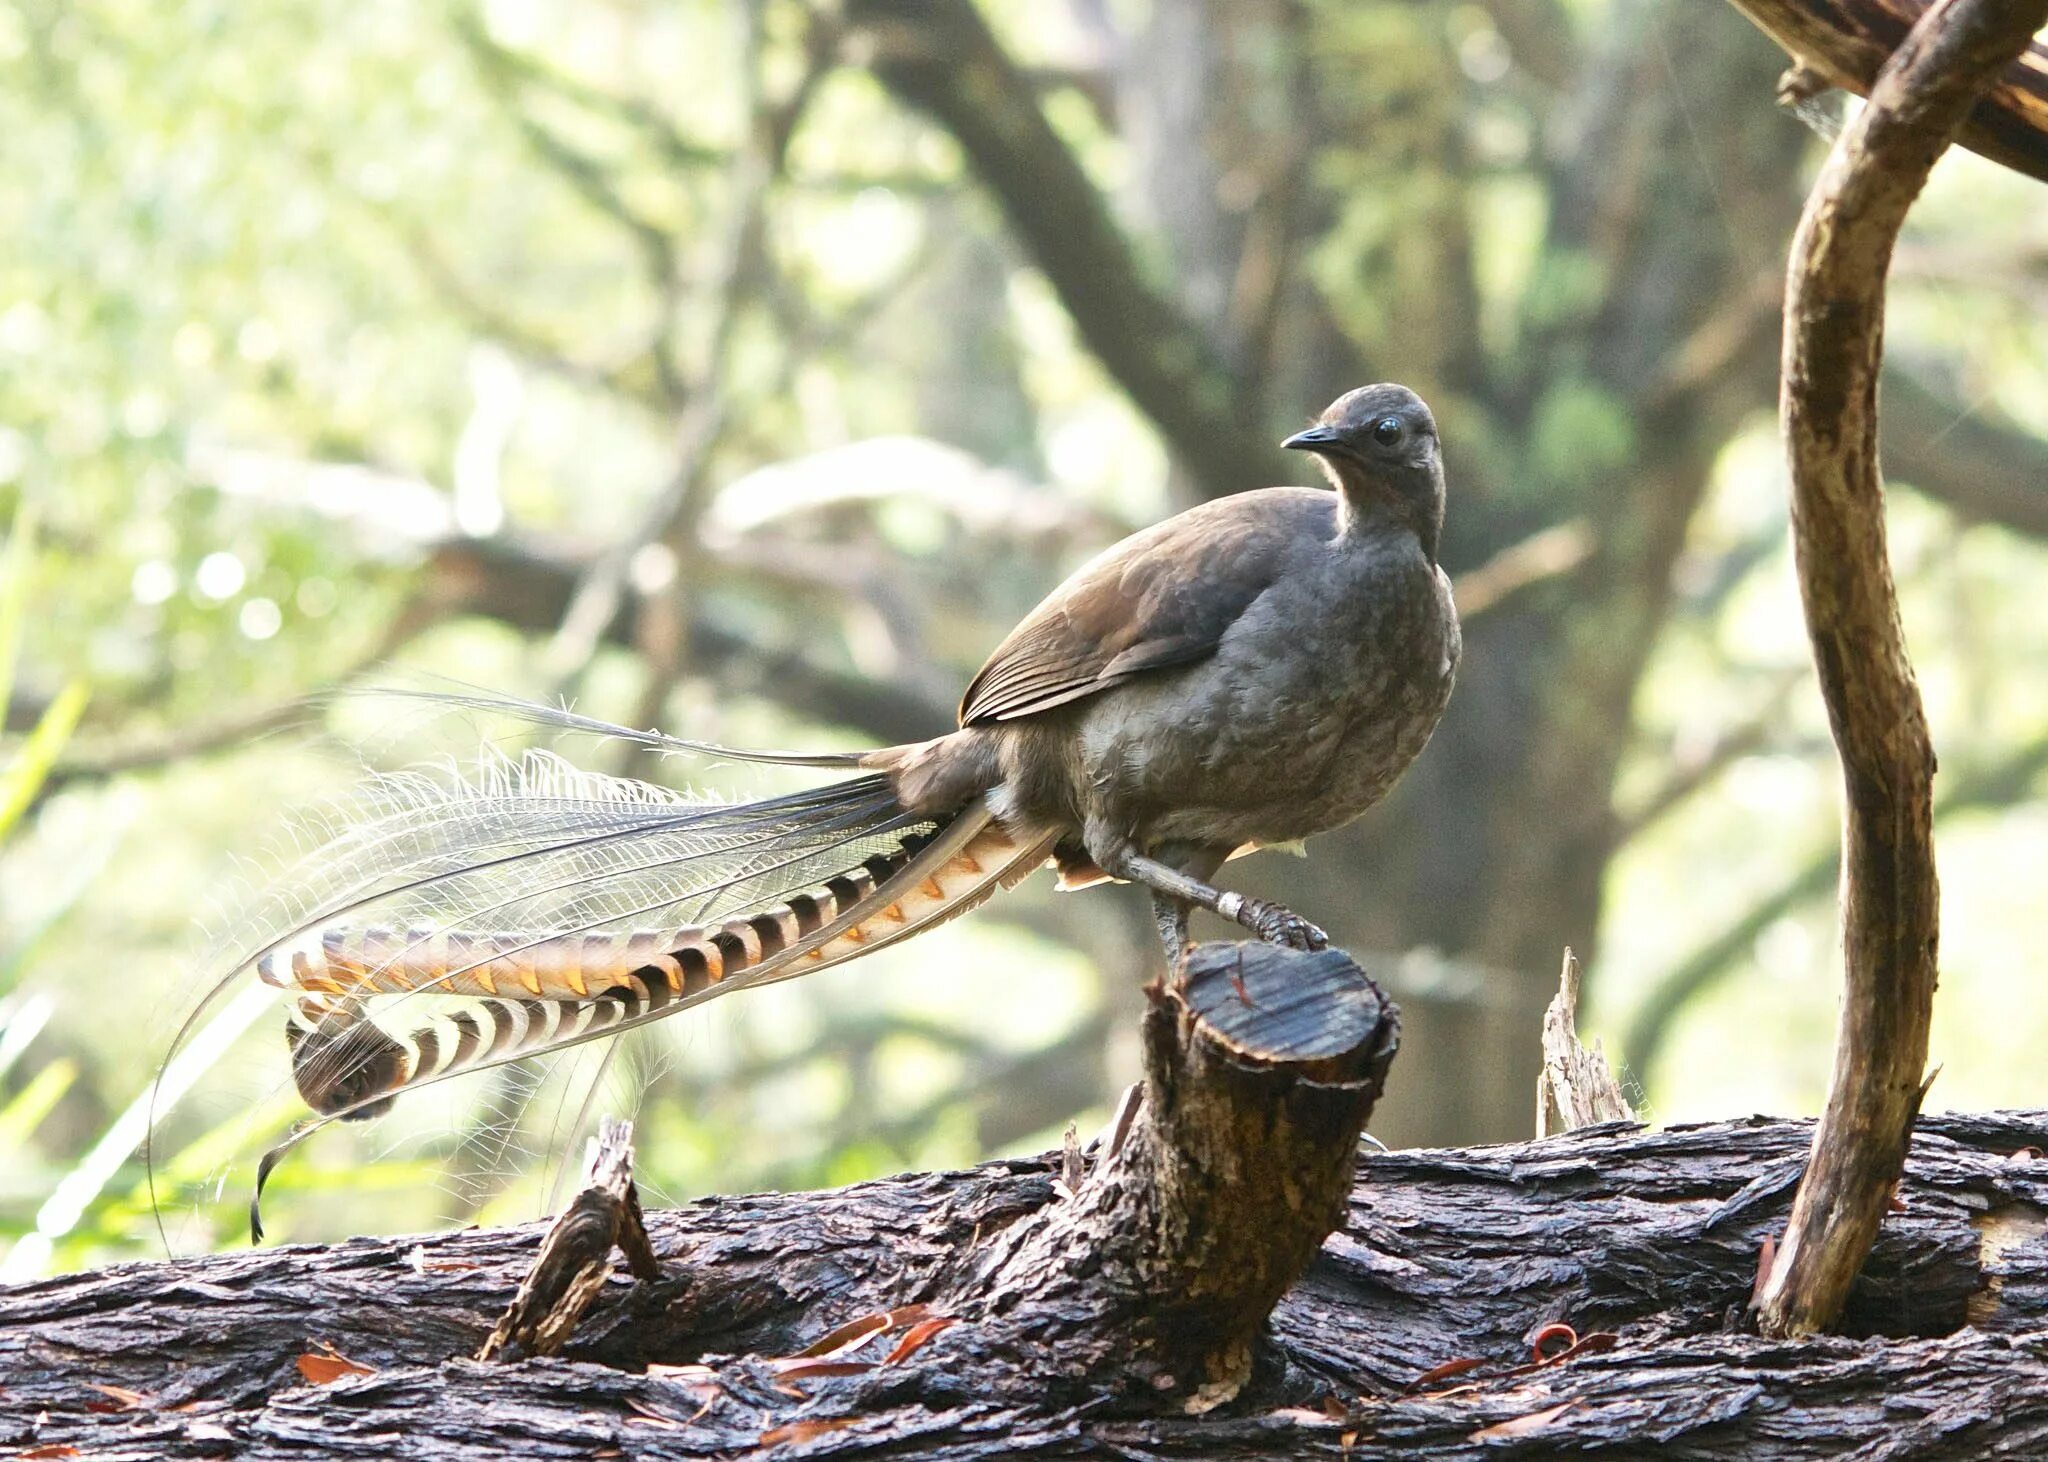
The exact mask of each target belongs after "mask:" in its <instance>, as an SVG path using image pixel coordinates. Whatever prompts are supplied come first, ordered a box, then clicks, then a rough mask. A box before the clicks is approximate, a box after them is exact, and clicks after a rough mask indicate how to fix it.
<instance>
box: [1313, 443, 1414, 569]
mask: <svg viewBox="0 0 2048 1462" xmlns="http://www.w3.org/2000/svg"><path fill="white" fill-rule="evenodd" d="M1323 471H1324V472H1325V473H1326V474H1328V476H1329V479H1330V485H1331V486H1332V487H1334V488H1336V489H1337V504H1338V507H1337V531H1338V532H1339V533H1340V534H1343V535H1344V536H1346V537H1352V538H1369V537H1377V536H1380V535H1383V534H1387V533H1398V532H1408V533H1413V534H1414V535H1415V537H1416V539H1417V540H1418V541H1419V542H1420V543H1421V544H1422V551H1423V553H1424V554H1426V555H1428V558H1429V561H1430V562H1431V563H1435V562H1436V551H1437V544H1438V541H1439V540H1440V539H1442V537H1443V532H1444V494H1443V489H1442V487H1441V485H1439V486H1438V487H1437V489H1436V491H1435V492H1434V493H1430V494H1427V495H1425V496H1423V497H1420V498H1417V497H1411V496H1409V495H1408V494H1406V493H1403V492H1400V491H1398V490H1397V489H1395V488H1393V487H1391V486H1389V485H1388V484H1387V483H1386V482H1384V481H1382V480H1380V479H1378V478H1375V477H1372V476H1370V475H1368V474H1367V473H1366V472H1364V471H1363V470H1362V469H1360V468H1359V467H1357V466H1356V465H1354V464H1352V463H1349V462H1343V461H1332V460H1331V459H1329V458H1327V457H1325V458H1324V459H1323Z"/></svg>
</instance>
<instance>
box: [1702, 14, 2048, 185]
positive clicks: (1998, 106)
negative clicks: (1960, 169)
mask: <svg viewBox="0 0 2048 1462" xmlns="http://www.w3.org/2000/svg"><path fill="white" fill-rule="evenodd" d="M1733 3H1734V5H1735V8H1736V9H1737V10H1740V11H1741V12H1742V13H1743V14H1744V15H1747V16H1748V17H1749V18H1750V19H1751V20H1753V21H1755V22H1756V25H1757V28H1758V29H1759V30H1761V31H1763V32H1764V34H1766V35H1768V36H1769V37H1770V38H1771V39H1772V40H1774V41H1776V42H1777V43H1778V44H1779V45H1781V46H1783V47H1784V48H1785V50H1786V51H1787V52H1788V53H1790V55H1791V57H1792V59H1793V61H1794V62H1795V63H1796V64H1797V66H1798V67H1799V68H1800V70H1802V71H1806V72H1810V73H1812V74H1813V75H1815V76H1817V77H1819V78H1820V80H1821V81H1822V82H1824V83H1825V84H1826V85H1829V86H1839V87H1843V88H1845V89H1846V90H1849V91H1853V92H1855V93H1856V94H1857V95H1858V96H1869V95H1871V92H1872V87H1873V85H1874V84H1875V83H1876V82H1877V80H1878V79H1879V76H1880V74H1881V72H1882V70H1883V68H1884V66H1885V63H1886V59H1887V58H1888V57H1889V56H1891V55H1892V53H1893V52H1894V51H1895V50H1897V49H1898V47H1899V46H1900V44H1901V43H1902V42H1903V41H1904V40H1905V39H1906V34H1907V32H1908V31H1909V30H1910V29H1912V27H1913V25H1914V23H1915V22H1916V21H1919V20H1920V19H1922V18H1923V17H1924V16H1926V15H1927V14H1928V12H1929V11H1930V9H1932V8H1934V7H1932V6H1930V4H1929V0H1733ZM2038 28H2039V26H2038V24H2037V25H2036V29H2038ZM2018 52H2019V53H2018V56H2017V57H2014V56H2012V55H2011V54H2008V55H2006V56H2005V57H2003V58H2001V62H2000V65H1999V66H1998V67H1996V68H1994V69H1993V70H1992V72H1991V73H1989V74H1990V75H1991V76H1992V77H1993V78H1995V79H1993V80H1992V81H1991V82H1990V85H1989V86H1988V87H1984V88H1973V89H1972V91H1971V97H1972V98H1973V100H1974V104H1973V105H1970V106H1968V107H1967V108H1966V120H1964V122H1963V123H1962V126H1961V129H1960V130H1959V131H1957V132H1956V133H1955V134H1954V136H1955V139H1956V141H1958V142H1960V143H1961V144H1962V145H1963V146H1965V147H1967V148H1969V149H1970V150H1971V151H1972V152H1975V153H1980V154H1982V155H1983V156H1985V157H1988V158H1990V159H1991V160H1992V161H1993V162H1997V163H2003V164H2004V165H2005V166H2006V167H2009V168H2011V169H2013V170H2014V171H2015V172H2021V173H2025V174H2026V175H2027V176H2028V177H2030V178H2040V179H2042V180H2044V181H2048V47H2044V46H2039V45H2026V44H2024V43H2022V45H2021V47H2019V48H2018ZM1979 91H1981V92H1982V97H1981V99H1976V98H1977V97H1978V92H1979Z"/></svg>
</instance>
